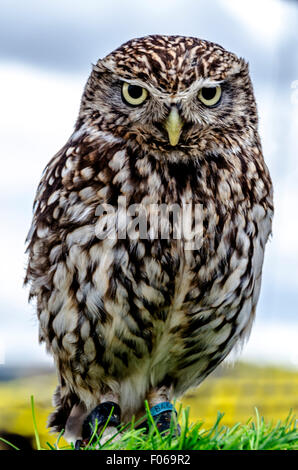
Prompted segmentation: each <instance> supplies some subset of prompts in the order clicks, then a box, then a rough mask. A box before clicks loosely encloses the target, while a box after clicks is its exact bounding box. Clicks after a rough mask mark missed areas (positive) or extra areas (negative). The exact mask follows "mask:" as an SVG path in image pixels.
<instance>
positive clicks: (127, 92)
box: [122, 83, 148, 106]
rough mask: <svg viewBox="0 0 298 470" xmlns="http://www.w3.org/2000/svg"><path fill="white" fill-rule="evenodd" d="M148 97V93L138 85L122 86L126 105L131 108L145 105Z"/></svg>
mask: <svg viewBox="0 0 298 470" xmlns="http://www.w3.org/2000/svg"><path fill="white" fill-rule="evenodd" d="M147 96H148V91H147V90H145V88H142V87H141V86H138V85H131V84H130V83H123V85H122V98H123V100H124V101H125V103H127V104H130V105H131V106H140V104H142V103H144V101H145V99H146V98H147Z"/></svg>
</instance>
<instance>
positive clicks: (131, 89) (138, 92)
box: [127, 85, 143, 99]
mask: <svg viewBox="0 0 298 470" xmlns="http://www.w3.org/2000/svg"><path fill="white" fill-rule="evenodd" d="M127 91H128V94H129V96H131V97H132V98H134V99H138V98H140V97H141V96H142V93H143V88H141V87H140V86H137V85H129V86H128V89H127Z"/></svg>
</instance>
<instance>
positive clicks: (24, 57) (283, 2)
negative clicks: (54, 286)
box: [0, 0, 298, 367]
mask: <svg viewBox="0 0 298 470" xmlns="http://www.w3.org/2000/svg"><path fill="white" fill-rule="evenodd" d="M297 31H298V3H297V2H296V1H294V0H293V1H290V0H288V1H287V0H262V1H259V0H249V1H247V0H242V1H239V0H238V1H237V0H179V1H178V0H150V1H148V2H140V1H138V0H126V1H125V2H123V1H120V0H119V1H116V0H109V1H107V0H101V1H99V0H77V1H68V0H43V1H40V0H26V1H21V0H0V84H1V86H0V158H1V172H0V215H1V218H0V220H1V243H0V260H1V265H0V363H1V361H2V362H5V363H6V364H7V365H9V364H14V363H18V364H23V365H29V364H31V363H38V362H44V363H49V362H50V361H51V359H50V358H49V357H48V356H46V355H45V353H44V348H43V346H38V342H37V321H36V319H35V315H34V308H33V306H29V305H28V304H27V294H28V293H27V291H26V290H25V289H23V287H22V282H23V277H24V269H25V264H26V258H25V256H24V241H25V238H26V234H27V231H28V229H29V226H30V221H31V216H32V212H31V211H32V202H33V198H34V194H35V191H36V187H37V184H38V182H39V179H40V176H41V172H42V170H43V168H44V167H45V165H46V164H47V162H48V161H49V159H50V158H51V157H52V156H53V155H54V154H55V153H56V152H57V151H58V150H59V149H60V147H62V145H63V144H64V143H65V141H66V140H67V138H68V137H69V135H70V134H71V132H72V129H73V125H74V122H75V119H76V117H77V113H78V108H79V103H80V98H81V94H82V91H83V86H84V84H85V82H86V80H87V77H88V75H89V73H90V70H91V63H94V62H96V61H97V59H98V58H100V57H103V56H105V55H106V54H107V53H109V52H110V51H112V50H113V49H114V48H116V47H117V46H119V45H120V44H121V43H123V42H125V41H127V40H128V39H131V38H133V37H138V36H144V35H146V34H181V35H190V36H196V37H200V38H203V39H208V40H210V41H213V42H217V43H219V44H221V45H222V46H223V47H225V48H226V49H228V50H231V51H233V52H235V53H237V54H238V55H240V56H242V57H245V59H246V60H248V61H249V63H250V71H251V76H252V79H253V83H254V88H255V94H256V98H257V102H258V108H259V115H260V133H261V137H262V142H263V148H264V154H265V158H266V162H267V164H268V166H269V169H270V171H271V175H272V178H273V182H274V189H275V210H276V213H275V219H274V234H273V238H272V240H271V242H270V243H269V244H268V246H267V250H266V256H265V265H264V271H263V285H262V291H261V298H260V301H259V305H258V311H257V320H256V322H255V324H254V328H253V332H252V335H251V338H250V340H249V342H248V344H247V345H246V346H245V348H244V350H243V353H242V356H241V357H242V358H243V359H256V360H258V361H259V362H261V361H266V362H268V361H269V362H275V363H284V364H287V365H289V366H295V367H298V315H297V310H298V243H297V228H298V218H297V208H298V185H297V181H298V170H297V163H296V162H297V157H298V57H297V56H298V33H297ZM296 80H297V82H295V81H296Z"/></svg>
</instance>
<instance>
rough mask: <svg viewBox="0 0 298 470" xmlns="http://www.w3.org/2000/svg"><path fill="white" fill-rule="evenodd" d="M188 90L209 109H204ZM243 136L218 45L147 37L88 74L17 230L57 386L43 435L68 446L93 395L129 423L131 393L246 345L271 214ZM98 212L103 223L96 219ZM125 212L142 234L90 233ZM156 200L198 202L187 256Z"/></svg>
mask: <svg viewBox="0 0 298 470" xmlns="http://www.w3.org/2000/svg"><path fill="white" fill-rule="evenodd" d="M124 83H126V84H128V85H126V87H127V90H128V91H129V86H131V87H135V88H130V90H131V93H132V96H131V99H132V101H131V103H133V105H132V104H130V103H129V102H126V101H125V95H124V91H123V90H124V88H123V84H124ZM206 89H207V92H206ZM139 90H145V91H144V92H143V95H144V97H145V98H144V101H143V102H142V103H141V104H140V105H135V104H134V103H136V102H137V100H142V99H143V98H142V96H143V95H141V91H140V93H139ZM200 90H203V91H204V90H205V97H206V99H205V102H206V103H208V101H207V99H209V95H211V96H212V93H213V94H214V93H215V91H214V92H213V90H217V91H218V92H220V99H219V100H218V102H217V103H216V104H215V105H212V106H208V105H206V104H204V103H203V102H202V101H200V99H198V96H200V95H199V93H200ZM138 93H139V95H138ZM201 93H202V92H201ZM208 93H209V95H208ZM134 100H135V101H134ZM210 102H211V101H210ZM169 115H171V119H172V120H171V119H170V118H169ZM170 121H171V122H170ZM257 128H258V117H257V111H256V103H255V99H254V94H253V89H252V84H251V81H250V78H249V72H248V66H247V64H246V62H245V61H244V60H243V59H239V58H238V57H237V56H236V55H235V54H232V53H230V52H228V51H226V50H225V49H223V48H222V47H221V46H219V45H217V44H213V43H210V42H208V41H204V40H200V39H196V38H188V37H180V36H148V37H145V38H140V39H134V40H132V41H129V42H127V43H126V44H124V45H122V46H121V47H120V48H119V49H117V50H115V51H114V52H112V53H111V54H110V55H108V56H107V57H106V58H104V59H102V60H99V61H98V63H97V64H96V65H95V66H94V67H93V70H92V72H91V75H90V77H89V79H88V82H87V84H86V87H85V90H84V93H83V97H82V101H81V107H80V112H79V117H78V119H77V122H76V125H75V130H74V132H73V134H72V135H71V137H70V138H69V140H68V142H67V143H66V144H65V146H64V147H63V148H62V149H61V150H60V151H59V152H58V153H57V154H56V156H55V157H54V158H53V159H52V160H51V161H50V162H49V164H48V165H47V167H46V169H45V171H44V174H43V177H42V180H41V182H40V184H39V187H38V190H37V195H36V199H35V204H34V217H33V222H32V226H31V230H30V232H29V235H28V254H29V262H28V268H27V275H26V282H29V283H30V298H35V299H36V306H37V315H38V319H39V331H40V341H44V342H45V343H46V346H47V349H48V351H49V352H50V353H51V354H52V355H53V357H54V360H55V364H56V367H57V372H58V379H59V386H58V389H57V392H56V396H55V404H56V405H57V410H56V412H55V413H54V414H53V415H52V417H51V419H50V426H51V427H53V428H54V429H56V430H60V429H62V428H63V429H65V428H66V435H67V436H75V438H78V437H80V435H81V424H82V420H83V418H84V417H85V416H86V415H87V414H88V413H89V412H90V411H91V410H92V409H93V408H94V407H96V406H97V405H98V404H99V403H103V402H105V401H107V400H111V401H113V402H115V403H118V404H119V405H120V409H121V413H122V420H123V421H124V422H127V421H129V420H130V419H131V418H132V415H133V414H135V415H136V416H141V415H142V414H143V413H144V409H143V404H144V400H145V399H146V398H147V399H149V403H151V405H152V406H153V405H154V404H156V403H159V402H161V401H166V400H171V399H172V398H173V397H178V396H180V395H182V394H183V393H185V391H186V390H187V389H188V388H190V387H195V386H197V385H199V384H200V382H202V380H203V379H204V378H205V377H206V376H207V375H208V374H210V372H211V371H212V370H214V369H215V368H216V367H217V366H218V364H219V363H220V362H221V361H222V360H223V359H224V358H225V357H226V356H227V355H228V354H229V352H230V351H231V349H232V348H233V347H234V346H235V345H236V344H237V343H241V341H242V340H243V339H244V338H245V337H247V336H248V334H249V332H250V329H251V325H252V322H253V319H254V315H255V309H256V304H257V301H258V297H259V291H260V284H261V273H262V264H263V256H264V248H265V244H266V242H267V239H268V236H269V234H270V233H271V221H272V215H273V202H272V186H271V180H270V176H269V172H268V169H267V167H266V165H265V163H264V160H263V156H262V150H261V144H260V139H259V135H258V130H257ZM173 135H174V137H173ZM177 139H178V140H177ZM104 203H105V204H108V205H109V207H112V208H114V209H115V213H114V215H108V214H105V213H101V215H98V207H99V206H100V207H101V206H102V205H103V204H104ZM132 204H139V205H141V206H142V207H143V208H144V210H145V212H146V214H147V215H148V214H149V215H150V214H151V217H149V224H148V226H147V227H146V228H145V235H146V236H141V231H140V230H139V231H138V230H135V231H134V235H135V236H134V237H130V236H129V233H130V229H132V228H133V227H134V228H135V226H134V225H133V219H132V218H131V217H128V218H127V219H123V220H122V219H121V220H122V222H121V223H122V225H121V226H120V228H119V230H127V233H128V235H127V236H126V237H119V236H118V235H119V233H118V232H117V231H115V233H112V235H113V236H109V237H108V236H106V237H100V236H99V234H100V233H102V231H103V229H104V227H105V226H106V225H107V224H109V222H110V220H111V217H116V218H117V217H118V218H121V217H120V213H121V211H122V209H124V208H126V207H130V206H131V205H132ZM162 204H164V205H166V206H168V207H169V206H171V205H173V204H174V205H175V204H177V205H178V206H180V207H181V206H183V205H184V204H192V205H198V206H199V207H200V208H201V212H200V218H199V222H196V223H198V224H199V225H200V227H202V229H203V233H202V237H201V243H200V246H198V247H196V248H195V249H187V248H186V244H187V240H186V238H185V237H184V236H182V237H181V238H180V239H176V238H174V237H173V236H172V235H173V231H174V222H173V220H172V219H171V218H167V217H165V216H164V215H161V224H164V226H165V227H166V229H167V230H168V233H169V234H170V236H169V237H168V238H166V237H164V238H162V237H160V229H159V228H158V226H156V224H155V222H154V220H155V219H154V208H155V207H159V205H162ZM189 218H190V220H191V222H192V223H193V225H195V223H194V222H193V221H194V213H193V211H191V213H190V215H189ZM195 228H196V227H195ZM110 235H111V233H110ZM143 235H144V234H143Z"/></svg>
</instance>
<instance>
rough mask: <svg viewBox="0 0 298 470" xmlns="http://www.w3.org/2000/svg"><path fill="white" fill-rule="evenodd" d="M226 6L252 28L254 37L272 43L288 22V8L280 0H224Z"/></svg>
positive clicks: (233, 14) (232, 13)
mask: <svg viewBox="0 0 298 470" xmlns="http://www.w3.org/2000/svg"><path fill="white" fill-rule="evenodd" d="M223 4H224V6H225V8H226V9H227V10H228V11H230V14H231V15H232V16H236V17H237V18H238V19H239V20H240V21H241V22H242V23H243V24H244V26H247V27H248V28H249V29H250V30H251V36H252V38H253V37H255V38H258V41H260V40H262V41H265V42H266V43H268V44H271V45H272V42H275V41H277V40H278V38H279V36H280V34H281V33H282V31H283V29H284V28H285V27H286V25H287V22H286V19H287V13H288V11H287V9H286V8H285V5H283V4H282V2H280V1H279V0H262V1H261V2H260V0H249V1H241V2H239V0H223Z"/></svg>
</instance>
